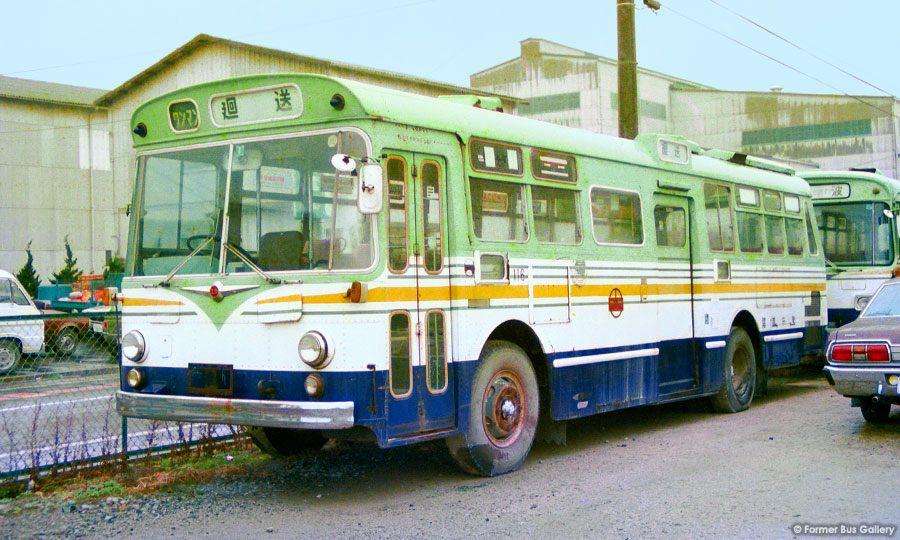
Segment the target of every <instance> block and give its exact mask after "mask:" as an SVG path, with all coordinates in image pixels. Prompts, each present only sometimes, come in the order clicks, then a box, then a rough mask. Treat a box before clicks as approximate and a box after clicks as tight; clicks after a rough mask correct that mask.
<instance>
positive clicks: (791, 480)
mask: <svg viewBox="0 0 900 540" xmlns="http://www.w3.org/2000/svg"><path fill="white" fill-rule="evenodd" d="M898 409H900V408H895V410H894V415H893V417H892V418H891V420H890V422H889V423H887V424H884V425H871V424H866V423H865V421H864V420H863V419H862V416H861V415H860V414H859V411H858V409H852V408H851V407H850V402H849V400H848V399H846V398H843V397H841V396H839V395H838V394H836V393H835V392H834V391H833V390H831V389H830V388H829V387H828V385H827V383H826V382H825V381H824V379H823V378H822V377H821V376H820V375H819V374H817V373H815V372H812V371H801V372H794V373H791V374H785V375H781V376H778V377H774V378H771V379H770V391H769V394H768V395H767V396H765V397H762V398H758V399H756V400H755V401H754V404H753V406H752V407H751V408H750V410H748V411H745V412H743V413H739V414H735V415H719V414H714V413H712V412H709V408H708V407H707V406H706V405H705V403H704V402H699V401H693V402H684V403H677V404H672V405H666V406H659V407H645V408H640V409H633V410H628V411H620V412H615V413H610V414H606V415H601V416H597V417H593V418H590V419H585V420H579V421H575V422H571V423H570V425H569V428H568V444H567V445H566V446H562V447H561V446H556V445H552V444H547V443H538V444H536V445H535V447H534V448H533V449H532V452H531V454H530V456H529V458H528V459H527V460H526V462H525V464H524V465H523V467H522V469H521V470H519V471H517V472H515V473H512V474H508V475H505V476H501V477H496V478H476V477H472V476H468V475H466V474H464V473H461V472H459V471H458V470H457V469H456V468H455V466H454V465H453V463H452V461H451V460H450V458H449V457H448V455H447V453H446V451H445V448H444V446H443V444H442V443H428V444H424V445H417V446H412V447H406V448H400V449H395V450H379V449H377V448H374V447H370V446H362V445H352V444H339V445H336V446H335V447H334V448H332V449H331V450H329V451H326V452H323V453H320V454H317V455H315V456H312V457H306V458H302V459H295V460H288V461H283V460H266V461H264V462H262V463H260V464H258V465H256V466H254V467H253V468H252V469H251V470H250V472H248V474H246V475H242V476H237V477H228V478H219V479H216V480H215V481H212V482H208V483H204V484H200V485H193V486H182V487H177V488H175V489H173V490H171V491H169V492H166V493H161V494H157V495H154V496H150V497H143V498H136V499H135V498H127V499H110V500H103V501H98V502H96V503H94V504H89V505H87V506H86V507H84V505H71V506H66V505H63V506H60V505H58V504H56V505H53V506H48V505H45V506H44V507H36V508H34V509H29V510H26V511H24V512H21V513H18V515H15V514H14V513H13V512H10V511H8V510H9V509H4V508H3V507H2V505H0V537H2V538H46V537H56V538H109V537H116V538H142V539H155V538H189V537H190V538H214V539H230V538H236V539H249V538H254V539H255V538H271V539H294V538H325V539H327V538H334V539H340V540H345V539H347V538H354V539H357V538H423V539H424V538H428V539H434V538H491V539H502V538H517V539H520V538H565V539H577V538H612V539H626V538H628V539H651V538H691V539H702V538H715V539H721V538H815V537H817V536H815V535H813V534H810V533H811V532H816V531H819V530H820V529H816V528H815V527H831V526H834V527H840V526H841V525H844V526H845V527H848V528H849V527H856V531H857V533H860V534H856V535H852V536H853V537H868V538H890V537H898V536H900V534H898V532H897V531H896V529H895V530H894V531H893V532H892V533H890V534H888V529H889V528H890V527H897V526H898V525H900V511H898V508H900V490H898V489H897V483H898V482H897V479H898V474H900V467H898V463H900V461H898V455H900V414H898V413H900V410H898ZM879 525H880V526H883V527H884V528H883V529H880V531H881V532H882V534H877V532H878V531H879V529H876V534H867V531H868V529H861V528H860V527H870V526H872V527H875V526H879ZM795 527H796V530H797V531H799V532H798V533H794V530H795ZM838 530H840V529H838ZM837 537H841V536H840V535H837ZM844 537H848V536H844Z"/></svg>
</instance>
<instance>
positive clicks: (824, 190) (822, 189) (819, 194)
mask: <svg viewBox="0 0 900 540" xmlns="http://www.w3.org/2000/svg"><path fill="white" fill-rule="evenodd" d="M810 188H811V189H812V198H813V199H847V198H849V197H850V184H844V183H841V184H819V185H815V186H810Z"/></svg>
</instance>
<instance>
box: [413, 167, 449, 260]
mask: <svg viewBox="0 0 900 540" xmlns="http://www.w3.org/2000/svg"><path fill="white" fill-rule="evenodd" d="M426 165H434V168H435V170H437V189H438V198H437V202H438V205H437V207H438V237H439V240H440V243H441V252H440V259H439V260H440V265H439V266H438V267H437V269H436V270H428V266H427V265H426V264H425V252H426V249H425V228H426V226H427V223H426V222H425V202H426V200H428V199H426V198H425V166H426ZM419 169H420V171H421V172H420V174H418V176H419V178H418V180H419V182H420V183H419V185H418V186H416V187H418V188H419V204H420V205H421V208H422V219H421V221H422V255H421V257H422V269H423V270H424V271H425V273H426V274H428V275H429V276H436V275H438V274H440V273H441V272H443V271H444V266H445V265H444V246H445V245H446V239H445V238H444V188H443V180H444V176H443V171H442V169H441V164H440V163H438V162H437V160H434V159H430V158H429V159H424V160H422V163H420V164H419ZM408 198H409V197H407V199H408ZM408 220H409V213H408V212H407V221H408ZM416 227H417V228H418V225H416ZM408 260H409V257H407V261H408Z"/></svg>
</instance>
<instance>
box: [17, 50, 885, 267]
mask: <svg viewBox="0 0 900 540" xmlns="http://www.w3.org/2000/svg"><path fill="white" fill-rule="evenodd" d="M271 72H306V73H320V74H327V75H332V76H337V77H343V78H348V79H355V80H361V81H364V82H368V83H372V84H378V85H382V86H387V87H390V88H395V89H400V90H405V91H408V92H414V93H418V94H423V95H429V96H438V95H445V94H472V93H478V94H481V95H492V96H496V97H499V98H500V99H501V101H502V104H503V108H504V110H505V111H506V112H509V113H512V114H521V115H524V116H529V117H532V118H536V119H539V120H543V121H547V122H552V123H556V124H561V125H566V126H570V127H574V128H579V129H586V130H589V131H593V132H598V133H605V134H609V135H616V134H617V132H618V94H617V92H618V83H617V79H618V77H617V66H616V61H615V60H613V59H609V58H604V57H602V56H598V55H595V54H592V53H588V52H585V51H581V50H578V49H573V48H571V47H566V46H564V45H560V44H557V43H553V42H550V41H546V40H542V39H534V38H530V39H526V40H524V41H522V42H521V54H520V56H519V57H516V58H513V59H511V60H509V61H508V62H504V63H502V64H500V65H497V66H494V67H491V68H488V69H484V70H482V71H479V72H477V73H475V74H473V75H472V76H471V78H470V84H471V88H467V87H462V86H455V85H450V84H446V83H440V82H435V81H429V80H426V79H421V78H417V77H412V76H408V75H402V74H397V73H391V72H385V71H380V70H376V69H371V68H366V67H360V66H354V65H350V64H343V63H339V62H332V61H329V60H323V59H319V58H313V57H309V56H303V55H299V54H295V53H291V52H286V51H280V50H276V49H269V48H265V47H258V46H255V45H250V44H246V43H240V42H236V41H231V40H227V39H222V38H218V37H214V36H209V35H205V34H201V35H198V36H197V37H195V38H194V39H192V40H191V41H189V42H188V43H186V44H185V45H183V46H182V47H179V48H178V49H176V50H175V51H173V52H172V53H171V54H169V55H167V56H166V57H165V58H163V59H162V60H160V61H159V62H157V63H155V64H153V65H152V66H150V67H148V68H147V69H146V70H144V71H143V72H141V73H139V74H137V75H136V76H135V77H133V78H132V79H130V80H128V81H126V82H124V83H123V84H122V85H121V86H119V87H118V88H116V89H113V90H111V91H104V90H97V89H91V88H80V87H74V86H67V85H62V84H54V83H44V82H37V81H27V80H23V79H16V78H10V77H0V193H2V196H0V268H2V269H6V270H9V271H12V272H16V271H17V270H18V269H19V268H21V267H22V265H23V264H24V263H25V261H26V253H25V249H26V246H27V245H28V243H29V242H31V243H32V245H31V251H32V254H33V255H34V258H35V263H34V264H35V267H36V269H37V271H38V273H39V274H40V275H41V277H42V278H43V279H44V283H47V280H48V279H49V277H50V275H51V273H52V272H55V271H58V270H59V269H60V268H61V267H62V265H63V259H64V257H65V247H64V242H65V239H66V237H68V240H69V243H70V245H71V247H72V249H73V252H74V255H75V257H76V258H77V259H78V266H79V267H80V268H81V269H82V270H84V271H85V272H89V273H99V272H101V271H102V270H103V267H104V265H105V264H106V261H108V259H109V258H110V257H112V256H116V255H117V254H124V252H125V243H126V240H127V231H128V218H127V216H126V215H125V214H126V207H127V205H128V203H129V202H130V200H131V196H132V187H133V179H134V158H135V156H134V152H133V150H132V148H131V132H130V117H131V114H132V112H133V110H134V109H135V107H137V105H139V104H140V103H142V102H144V101H146V100H147V99H149V98H152V97H155V96H158V95H160V94H163V93H166V92H169V91H171V90H175V89H177V88H181V87H184V86H187V85H191V84H196V83H201V82H205V81H210V80H215V79H221V78H225V77H233V76H238V75H250V74H256V73H271ZM638 92H639V98H640V100H639V111H640V122H639V130H640V132H642V133H653V132H665V133H677V134H681V135H684V136H685V137H687V138H689V139H692V140H694V141H696V142H698V143H699V144H701V145H702V146H707V147H715V148H723V149H729V150H736V151H741V152H744V153H751V154H755V155H761V156H769V157H773V158H776V159H781V160H785V161H787V162H789V163H791V164H792V165H793V166H795V167H796V168H814V167H819V168H824V169H846V168H849V167H876V168H878V169H880V170H881V172H882V173H884V174H886V175H888V176H892V177H897V176H898V174H900V171H898V136H900V123H898V121H897V116H898V113H900V102H898V100H897V99H895V98H893V97H866V96H858V97H857V96H835V95H818V94H791V93H786V92H726V91H721V90H717V89H714V88H711V87H709V86H705V85H703V84H700V83H697V82H693V81H688V80H685V79H680V78H678V77H675V76H671V75H667V74H664V73H659V72H655V71H652V70H647V69H643V68H640V67H639V68H638Z"/></svg>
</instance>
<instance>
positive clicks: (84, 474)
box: [0, 438, 269, 513]
mask: <svg viewBox="0 0 900 540" xmlns="http://www.w3.org/2000/svg"><path fill="white" fill-rule="evenodd" d="M268 459H269V458H268V457H267V456H265V455H264V454H262V453H261V452H259V451H257V450H256V449H255V448H254V447H253V445H252V444H250V443H248V442H247V441H246V440H245V439H244V438H240V439H239V440H237V441H236V442H231V443H228V444H219V445H217V446H215V447H214V448H212V447H209V446H207V447H205V448H204V449H203V450H202V451H200V450H197V449H194V450H191V451H188V452H184V451H182V452H179V453H173V454H169V455H166V456H153V457H149V458H144V459H141V460H137V461H131V462H127V463H125V464H124V465H123V464H122V463H110V464H107V465H105V466H103V467H97V468H93V469H87V470H83V471H79V472H73V473H68V474H58V475H55V476H47V477H45V478H41V479H38V480H37V481H34V480H32V481H31V483H32V489H31V490H28V489H27V484H26V483H23V482H17V483H12V482H7V483H5V484H0V504H4V505H6V506H9V507H11V509H10V510H12V511H13V512H14V513H19V512H20V511H21V509H22V508H26V509H27V508H30V507H31V506H33V503H34V502H35V501H49V502H72V503H82V502H91V501H96V500H101V499H107V498H109V497H116V498H129V497H142V496H145V495H149V494H152V493H155V492H158V491H163V490H165V489H167V488H170V487H174V486H183V485H189V484H194V483H200V482H205V481H209V480H211V479H213V478H218V477H223V476H239V475H244V474H249V473H250V471H251V468H252V467H251V466H252V465H253V464H255V463H259V462H263V461H266V460H268ZM16 509H19V510H18V511H16ZM8 511H9V510H8Z"/></svg>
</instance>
